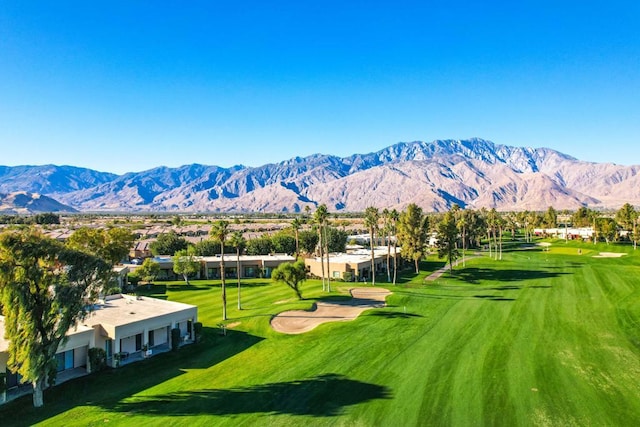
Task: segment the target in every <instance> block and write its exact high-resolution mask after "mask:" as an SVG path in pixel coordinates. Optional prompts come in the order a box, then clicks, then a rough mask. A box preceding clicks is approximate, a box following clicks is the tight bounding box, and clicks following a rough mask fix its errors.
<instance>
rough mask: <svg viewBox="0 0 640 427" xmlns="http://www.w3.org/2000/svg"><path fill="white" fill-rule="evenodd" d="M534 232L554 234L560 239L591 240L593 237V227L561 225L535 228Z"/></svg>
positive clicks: (544, 234) (545, 234)
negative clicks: (565, 226)
mask: <svg viewBox="0 0 640 427" xmlns="http://www.w3.org/2000/svg"><path fill="white" fill-rule="evenodd" d="M533 234H534V235H536V236H538V237H540V236H553V237H555V238H558V239H565V238H566V239H568V240H576V239H582V240H590V239H592V238H593V234H594V232H593V227H579V228H576V227H567V228H564V227H559V228H535V229H534V230H533Z"/></svg>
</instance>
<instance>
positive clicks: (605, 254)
mask: <svg viewBox="0 0 640 427" xmlns="http://www.w3.org/2000/svg"><path fill="white" fill-rule="evenodd" d="M625 255H626V254H625V253H621V252H600V254H598V255H594V256H593V258H620V257H622V256H625Z"/></svg>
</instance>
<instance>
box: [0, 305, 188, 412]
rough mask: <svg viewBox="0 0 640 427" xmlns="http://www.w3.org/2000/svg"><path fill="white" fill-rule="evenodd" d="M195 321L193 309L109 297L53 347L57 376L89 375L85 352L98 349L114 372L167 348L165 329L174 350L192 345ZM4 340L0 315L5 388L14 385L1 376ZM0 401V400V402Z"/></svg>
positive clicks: (0, 398) (12, 377)
mask: <svg viewBox="0 0 640 427" xmlns="http://www.w3.org/2000/svg"><path fill="white" fill-rule="evenodd" d="M197 318H198V308H197V307H196V306H194V305H189V304H183V303H179V302H174V301H166V300H161V299H157V298H149V297H135V296H129V295H121V294H118V295H111V296H108V297H106V298H105V299H104V301H101V302H99V303H98V304H94V305H93V306H92V307H91V309H90V311H89V313H88V314H87V316H86V317H85V319H84V320H83V321H81V322H79V323H78V324H77V325H76V327H75V328H74V329H73V330H70V331H69V332H68V333H67V338H68V339H67V342H66V343H65V344H64V345H61V346H60V347H59V348H58V352H57V353H56V359H57V362H58V373H59V374H63V373H65V371H71V370H76V372H77V371H80V373H87V372H90V371H91V367H90V366H89V362H88V353H89V349H90V348H93V347H97V348H102V349H104V350H105V352H106V356H107V365H109V366H111V367H114V368H116V367H118V366H120V365H121V364H127V363H131V362H135V361H138V360H142V359H143V358H144V357H149V356H153V355H154V354H157V353H162V352H164V351H168V350H169V349H171V344H172V343H171V330H172V329H174V328H175V329H178V330H179V331H180V338H179V340H180V342H179V345H182V344H185V343H190V342H193V340H194V338H195V337H194V328H193V324H194V323H195V322H196V321H197ZM3 337H4V317H2V316H0V373H6V374H7V375H6V384H7V389H8V390H9V391H11V390H12V389H14V388H17V387H18V386H19V385H20V377H19V376H18V375H17V374H14V373H11V372H7V371H8V370H7V360H8V358H9V353H8V350H9V343H8V342H7V341H6V340H5V339H4V338H3ZM4 399H6V397H3V396H0V402H2V401H3V400H4Z"/></svg>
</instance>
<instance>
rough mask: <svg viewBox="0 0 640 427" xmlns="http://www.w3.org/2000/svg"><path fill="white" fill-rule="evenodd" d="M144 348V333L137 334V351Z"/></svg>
mask: <svg viewBox="0 0 640 427" xmlns="http://www.w3.org/2000/svg"><path fill="white" fill-rule="evenodd" d="M140 350H142V334H138V335H136V351H140Z"/></svg>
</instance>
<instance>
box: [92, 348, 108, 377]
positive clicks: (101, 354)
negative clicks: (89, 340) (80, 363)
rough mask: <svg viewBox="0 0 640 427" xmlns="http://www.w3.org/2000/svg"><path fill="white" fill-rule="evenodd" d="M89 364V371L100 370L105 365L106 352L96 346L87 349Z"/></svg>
mask: <svg viewBox="0 0 640 427" xmlns="http://www.w3.org/2000/svg"><path fill="white" fill-rule="evenodd" d="M89 366H90V367H91V372H98V371H102V370H103V369H104V368H106V367H107V352H106V351H104V350H103V349H101V348H98V347H92V348H90V349H89Z"/></svg>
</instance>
